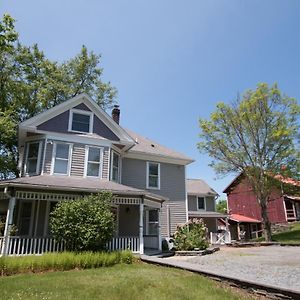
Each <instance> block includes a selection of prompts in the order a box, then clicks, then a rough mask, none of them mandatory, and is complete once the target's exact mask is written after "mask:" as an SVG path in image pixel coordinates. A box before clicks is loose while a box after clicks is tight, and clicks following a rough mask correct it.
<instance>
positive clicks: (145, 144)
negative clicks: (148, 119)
mask: <svg viewBox="0 0 300 300" xmlns="http://www.w3.org/2000/svg"><path fill="white" fill-rule="evenodd" d="M126 132H127V133H128V134H129V135H130V136H131V137H132V139H133V140H134V141H135V144H134V146H133V147H131V148H130V149H129V150H128V154H127V155H126V156H127V157H136V158H141V159H142V158H143V156H145V155H146V156H148V159H149V155H151V156H153V157H154V158H158V159H159V160H162V161H164V159H165V160H166V162H172V160H173V162H174V163H178V164H184V165H186V164H189V163H191V162H193V161H194V160H193V159H191V158H189V157H187V156H185V155H184V154H182V153H180V152H177V151H175V150H172V149H170V148H167V147H165V146H162V145H160V144H159V143H157V142H155V141H152V140H150V139H148V138H145V137H143V136H141V135H139V134H137V133H135V132H133V131H131V130H129V129H126ZM145 158H146V157H145Z"/></svg>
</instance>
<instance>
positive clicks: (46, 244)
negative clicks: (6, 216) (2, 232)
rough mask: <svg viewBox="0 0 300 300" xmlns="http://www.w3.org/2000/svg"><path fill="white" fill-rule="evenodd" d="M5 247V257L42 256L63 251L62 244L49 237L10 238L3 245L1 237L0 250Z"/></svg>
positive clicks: (63, 245)
mask: <svg viewBox="0 0 300 300" xmlns="http://www.w3.org/2000/svg"><path fill="white" fill-rule="evenodd" d="M4 246H5V247H6V249H7V250H6V255H30V254H43V253H46V252H60V251H64V250H65V244H64V242H58V241H56V240H55V239H54V238H51V237H41V238H38V237H35V238H30V237H26V238H25V237H24V238H23V237H18V236H11V237H9V238H8V239H7V245H4V238H3V237H1V240H0V248H1V249H2V247H4Z"/></svg>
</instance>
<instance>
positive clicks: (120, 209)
mask: <svg viewBox="0 0 300 300" xmlns="http://www.w3.org/2000/svg"><path fill="white" fill-rule="evenodd" d="M83 196H84V194H83V193H77V194H70V193H58V192H48V193H45V192H42V191H28V190H17V191H14V197H12V193H8V191H7V190H5V191H4V192H3V193H0V216H2V219H5V228H4V230H3V231H4V232H3V236H0V251H1V252H0V253H1V255H31V254H43V253H46V252H59V251H64V250H65V245H64V242H63V241H61V242H58V241H56V240H55V239H54V238H53V237H52V236H51V232H50V228H49V215H50V213H51V211H52V210H53V209H54V208H55V205H56V203H58V202H59V201H68V200H76V199H79V198H81V197H83ZM161 204H162V201H160V200H157V199H154V198H151V197H147V195H142V196H140V195H126V196H122V195H120V194H116V195H114V196H113V198H112V212H113V213H114V215H115V220H116V230H115V236H114V237H113V239H112V240H111V241H110V242H108V243H107V249H108V250H109V251H114V250H131V251H132V252H134V253H140V254H143V253H144V251H145V249H146V248H147V249H156V250H161V229H160V214H161V212H160V208H161ZM14 226H16V227H17V229H18V231H17V233H16V235H11V233H13V232H12V231H13V229H14Z"/></svg>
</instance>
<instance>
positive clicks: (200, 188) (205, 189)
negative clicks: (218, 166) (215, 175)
mask: <svg viewBox="0 0 300 300" xmlns="http://www.w3.org/2000/svg"><path fill="white" fill-rule="evenodd" d="M186 191H187V194H188V195H204V196H218V193H217V192H216V191H215V190H214V189H212V188H211V187H210V186H209V185H208V184H207V183H206V182H205V181H204V180H202V179H187V180H186Z"/></svg>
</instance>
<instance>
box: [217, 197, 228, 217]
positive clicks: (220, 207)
mask: <svg viewBox="0 0 300 300" xmlns="http://www.w3.org/2000/svg"><path fill="white" fill-rule="evenodd" d="M216 210H217V212H219V213H221V214H224V213H226V212H227V200H219V201H218V202H217V205H216Z"/></svg>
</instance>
